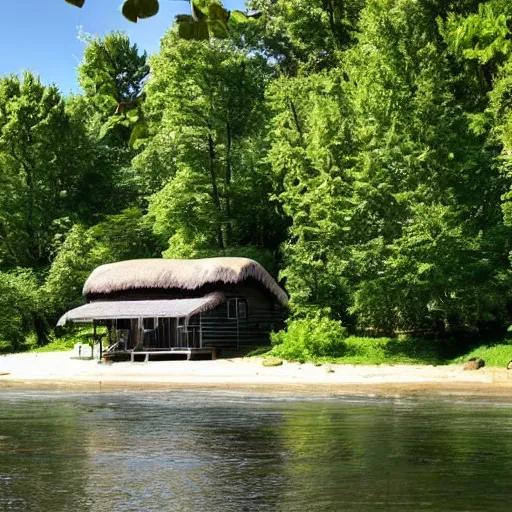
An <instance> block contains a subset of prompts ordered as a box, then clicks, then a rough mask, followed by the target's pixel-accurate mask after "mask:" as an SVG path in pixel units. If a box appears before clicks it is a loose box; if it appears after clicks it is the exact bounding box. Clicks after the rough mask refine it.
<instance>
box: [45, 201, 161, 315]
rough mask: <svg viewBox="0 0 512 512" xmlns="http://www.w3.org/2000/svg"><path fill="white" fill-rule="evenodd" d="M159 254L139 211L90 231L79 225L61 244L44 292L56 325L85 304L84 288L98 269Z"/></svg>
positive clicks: (129, 212) (149, 229)
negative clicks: (113, 263) (66, 312)
mask: <svg viewBox="0 0 512 512" xmlns="http://www.w3.org/2000/svg"><path fill="white" fill-rule="evenodd" d="M157 254H158V246H157V242H156V240H155V238H154V236H153V234H152V232H151V227H150V226H147V225H146V223H145V221H144V219H143V217H142V214H141V212H140V211H139V210H137V209H129V210H125V211H123V212H122V213H120V214H118V215H112V216H108V217H107V218H106V220H104V221H103V222H100V223H98V224H96V225H95V226H93V227H91V228H86V227H84V226H82V225H79V224H76V225H75V226H73V227H72V229H71V230H70V231H69V233H68V234H67V235H66V237H65V239H64V241H63V242H61V243H60V246H59V248H58V253H57V256H56V257H55V259H54V261H53V263H52V265H51V267H50V270H49V272H48V276H47V278H46V281H45V283H44V286H43V287H42V289H41V293H42V294H43V297H44V298H45V302H46V307H47V311H48V316H49V318H51V319H52V320H53V321H57V320H58V318H59V316H60V315H61V314H62V313H64V312H65V311H66V310H68V309H71V308H73V307H76V306H78V305H80V304H81V302H82V288H83V285H84V283H85V281H86V279H87V277H88V276H89V274H90V273H91V272H92V271H93V270H94V269H95V268H96V267H98V266H99V265H103V264H106V263H112V262H114V261H121V260H125V259H136V258H149V257H155V256H156V255H157Z"/></svg>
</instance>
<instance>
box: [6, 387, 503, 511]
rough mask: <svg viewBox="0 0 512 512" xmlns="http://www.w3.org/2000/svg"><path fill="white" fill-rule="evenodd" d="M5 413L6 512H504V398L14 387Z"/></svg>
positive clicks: (7, 398)
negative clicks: (23, 390)
mask: <svg viewBox="0 0 512 512" xmlns="http://www.w3.org/2000/svg"><path fill="white" fill-rule="evenodd" d="M0 411H1V413H0V510H6V511H21V510H23V511H25V510H34V511H47V510H48V511H50V510H52V511H68V510H69V511H73V512H82V511H84V512H85V511H90V510H94V511H100V512H102V511H105V512H107V511H109V512H110V511H123V512H124V511H132V510H133V511H135V510H137V511H166V510H169V511H181V510H183V511H185V510H186V511H201V512H202V511H212V512H216V511H223V512H224V511H227V512H230V511H252V510H258V511H259V510H272V511H274V510H275V511H279V510H280V511H295V510H296V511H303V510H304V511H307V512H315V511H330V510H332V511H339V510H343V511H344V510H354V511H356V510H357V511H366V510H368V511H370V510H372V511H373V510H400V511H402V510H411V511H416V510H423V509H425V510H436V511H450V510H453V511H461V510H509V509H510V506H508V502H509V501H510V500H509V498H510V495H511V491H510V490H509V480H510V474H511V473H512V458H511V456H512V409H511V408H510V407H509V406H508V404H503V403H502V404H494V405H493V404H479V403H475V402H469V401H459V402H454V401H447V400H446V401H442V400H441V401H427V400H378V399H369V400H346V399H345V400H342V399H330V400H327V399H325V400H321V399H319V400H308V401H304V400H284V399H279V400H276V399H270V398H265V397H254V396H253V397H244V396H238V395H229V394H215V395H214V394H209V393H204V394H201V393H191V392H190V393H177V392H173V393H163V394H162V393H154V394H135V395H128V394H122V395H119V394H118V395H104V394H95V395H63V394H57V393H56V394H52V393H46V394H42V395H41V394H40V395H30V394H24V395H22V394H16V393H11V394H4V395H2V396H0Z"/></svg>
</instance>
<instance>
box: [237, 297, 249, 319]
mask: <svg viewBox="0 0 512 512" xmlns="http://www.w3.org/2000/svg"><path fill="white" fill-rule="evenodd" d="M237 304H238V318H240V319H242V320H245V319H246V318H247V301H246V300H238V301H237Z"/></svg>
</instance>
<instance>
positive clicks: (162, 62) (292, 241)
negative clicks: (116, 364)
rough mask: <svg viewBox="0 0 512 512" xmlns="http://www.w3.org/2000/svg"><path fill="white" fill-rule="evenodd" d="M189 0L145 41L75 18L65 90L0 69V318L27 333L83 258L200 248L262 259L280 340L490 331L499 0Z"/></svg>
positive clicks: (506, 66) (145, 10)
mask: <svg viewBox="0 0 512 512" xmlns="http://www.w3.org/2000/svg"><path fill="white" fill-rule="evenodd" d="M68 3H71V4H73V5H77V6H78V7H82V6H83V5H84V1H83V0H68ZM190 6H191V7H190V13H189V14H186V15H182V16H179V17H178V18H177V20H176V21H175V23H174V25H173V26H172V27H170V29H169V31H168V32H167V33H166V34H165V36H164V37H163V39H162V43H161V48H160V51H159V52H158V53H157V54H155V55H152V56H151V57H148V56H147V55H146V54H145V53H143V52H140V51H139V50H138V48H137V47H136V46H135V45H134V44H132V43H131V42H130V40H129V39H128V37H127V36H126V35H125V34H122V33H118V32H114V33H111V34H108V35H106V36H104V37H102V38H98V37H93V36H87V35H84V36H83V40H84V42H85V51H84V57H83V60H82V62H81V64H80V66H79V68H78V78H79V84H80V88H81V91H80V93H78V94H76V95H73V96H70V97H68V98H64V97H62V95H61V94H60V92H59V91H58V89H57V88H56V87H55V86H52V85H44V84H42V83H41V82H40V80H39V79H38V78H37V77H36V76H34V75H33V74H31V73H25V74H24V75H23V76H22V77H16V76H7V77H3V78H2V79H0V162H1V172H0V185H1V190H2V193H1V194H0V288H2V289H5V290H9V293H8V294H7V295H5V294H4V295H5V297H8V298H6V299H5V297H4V299H5V300H4V301H2V302H0V325H2V326H3V325H4V323H2V318H4V319H5V318H12V319H13V321H12V323H11V324H10V325H9V328H7V327H2V329H3V330H0V338H3V341H4V342H8V343H9V344H10V345H9V346H13V347H14V346H19V344H20V343H21V341H22V339H23V336H24V335H27V334H28V333H30V332H36V333H37V334H38V336H39V338H40V340H41V341H44V334H45V332H48V330H49V329H50V328H51V327H52V325H53V324H54V322H55V319H56V318H57V317H58V315H60V314H61V313H63V312H64V310H65V309H66V308H68V307H71V306H73V305H75V304H78V303H79V301H80V289H81V286H82V284H83V281H84V279H85V277H86V275H87V273H88V272H89V271H90V270H91V269H92V268H93V267H94V266H96V265H99V264H101V263H103V262H108V261H115V260H118V259H128V258H136V257H137V258H138V257H154V256H163V257H201V256H214V255H241V256H249V257H253V258H255V259H257V260H258V261H260V262H261V263H263V264H264V265H265V266H266V267H267V268H268V269H269V270H270V271H271V272H272V273H273V274H274V275H275V276H276V277H277V278H278V279H279V280H280V283H281V284H282V285H283V286H284V287H285V288H286V290H287V291H288V293H289V294H290V297H291V301H290V304H291V311H290V314H291V319H292V320H291V323H290V329H289V332H288V334H284V333H281V334H279V335H276V337H275V339H276V340H278V341H279V340H280V341H281V342H282V341H283V340H286V339H288V338H290V337H293V336H299V337H305V338H304V340H305V341H304V343H305V346H306V345H307V346H309V345H311V343H312V345H311V346H313V345H315V344H317V345H319V347H320V345H322V343H321V341H322V340H323V339H324V338H325V339H327V340H329V344H332V343H334V341H333V340H335V339H336V338H337V337H340V336H343V333H345V332H365V333H386V334H389V335H394V334H397V333H404V332H405V333H426V332H429V333H436V335H445V334H446V335H450V334H453V333H460V332H465V333H483V332H489V331H493V332H504V331H505V330H506V329H507V327H508V326H509V325H510V323H511V318H510V316H511V313H512V269H511V258H512V255H511V254H512V236H511V235H512V171H511V168H512V165H511V150H512V104H511V100H510V97H511V95H510V89H511V87H512V78H511V77H512V47H511V44H510V40H511V33H510V31H511V27H512V8H511V7H510V5H509V2H506V1H504V0H488V1H483V2H479V1H475V0H451V1H447V2H441V1H437V0H418V1H416V2H410V1H409V0H308V1H306V0H250V2H249V3H248V11H247V12H246V13H239V12H237V11H233V12H231V13H229V12H228V11H227V10H226V9H225V8H224V7H223V6H222V4H221V3H219V2H218V1H216V0H192V2H191V4H190ZM157 10H158V2H157V1H156V0H153V1H145V0H139V1H135V0H127V1H126V2H125V4H124V7H123V13H124V14H125V15H127V16H128V17H129V18H130V19H133V21H137V20H138V19H139V18H144V17H146V16H150V15H154V14H156V12H157ZM12 297H14V298H12ZM13 301H14V302H13ZM13 303H16V304H18V303H19V304H21V305H22V307H21V308H18V307H15V308H14V309H13ZM294 322H295V323H294ZM315 326H316V327H315ZM294 333H295V334H294ZM287 337H288V338H287ZM306 338H308V339H306ZM308 340H309V341H308ZM310 342H311V343H310ZM313 342H314V343H313ZM317 342H318V343H317ZM331 342H332V343H331ZM334 344H335V343H334ZM315 346H316V345H315ZM329 346H330V345H329ZM308 350H309V349H308ZM318 350H319V351H320V352H322V351H324V350H326V348H325V345H322V346H321V347H320V348H318ZM329 350H330V349H329ZM285 352H286V351H285ZM322 353H323V352H322Z"/></svg>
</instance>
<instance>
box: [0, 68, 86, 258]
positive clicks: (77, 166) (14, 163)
mask: <svg viewBox="0 0 512 512" xmlns="http://www.w3.org/2000/svg"><path fill="white" fill-rule="evenodd" d="M89 149H90V147H89V145H88V139H87V136H86V134H85V133H84V130H83V129H82V127H81V126H79V125H77V124H75V123H74V121H73V119H72V118H71V117H70V116H69V115H68V113H67V112H66V108H65V103H64V101H63V99H62V98H61V96H60V94H59V92H58V90H57V88H56V87H54V86H49V87H46V86H44V85H42V84H41V82H40V81H39V79H38V78H36V77H35V76H33V75H32V74H30V73H25V74H24V75H23V79H22V80H20V79H19V78H18V77H16V76H11V77H6V78H3V79H1V80H0V161H1V162H2V173H1V175H0V181H1V182H2V183H1V184H2V194H1V195H0V267H4V268H5V267H9V266H24V267H41V266H44V265H47V264H48V263H49V255H50V252H51V243H52V239H53V236H54V235H55V233H56V232H57V231H58V229H59V227H58V224H59V219H61V218H64V217H68V216H69V215H71V216H73V217H75V218H76V217H77V215H79V214H80V212H81V211H84V210H87V208H86V205H87V202H88V197H86V196H83V195H82V193H81V192H82V190H81V188H80V184H81V182H82V179H83V177H84V175H85V174H86V173H87V169H88V156H89Z"/></svg>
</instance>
